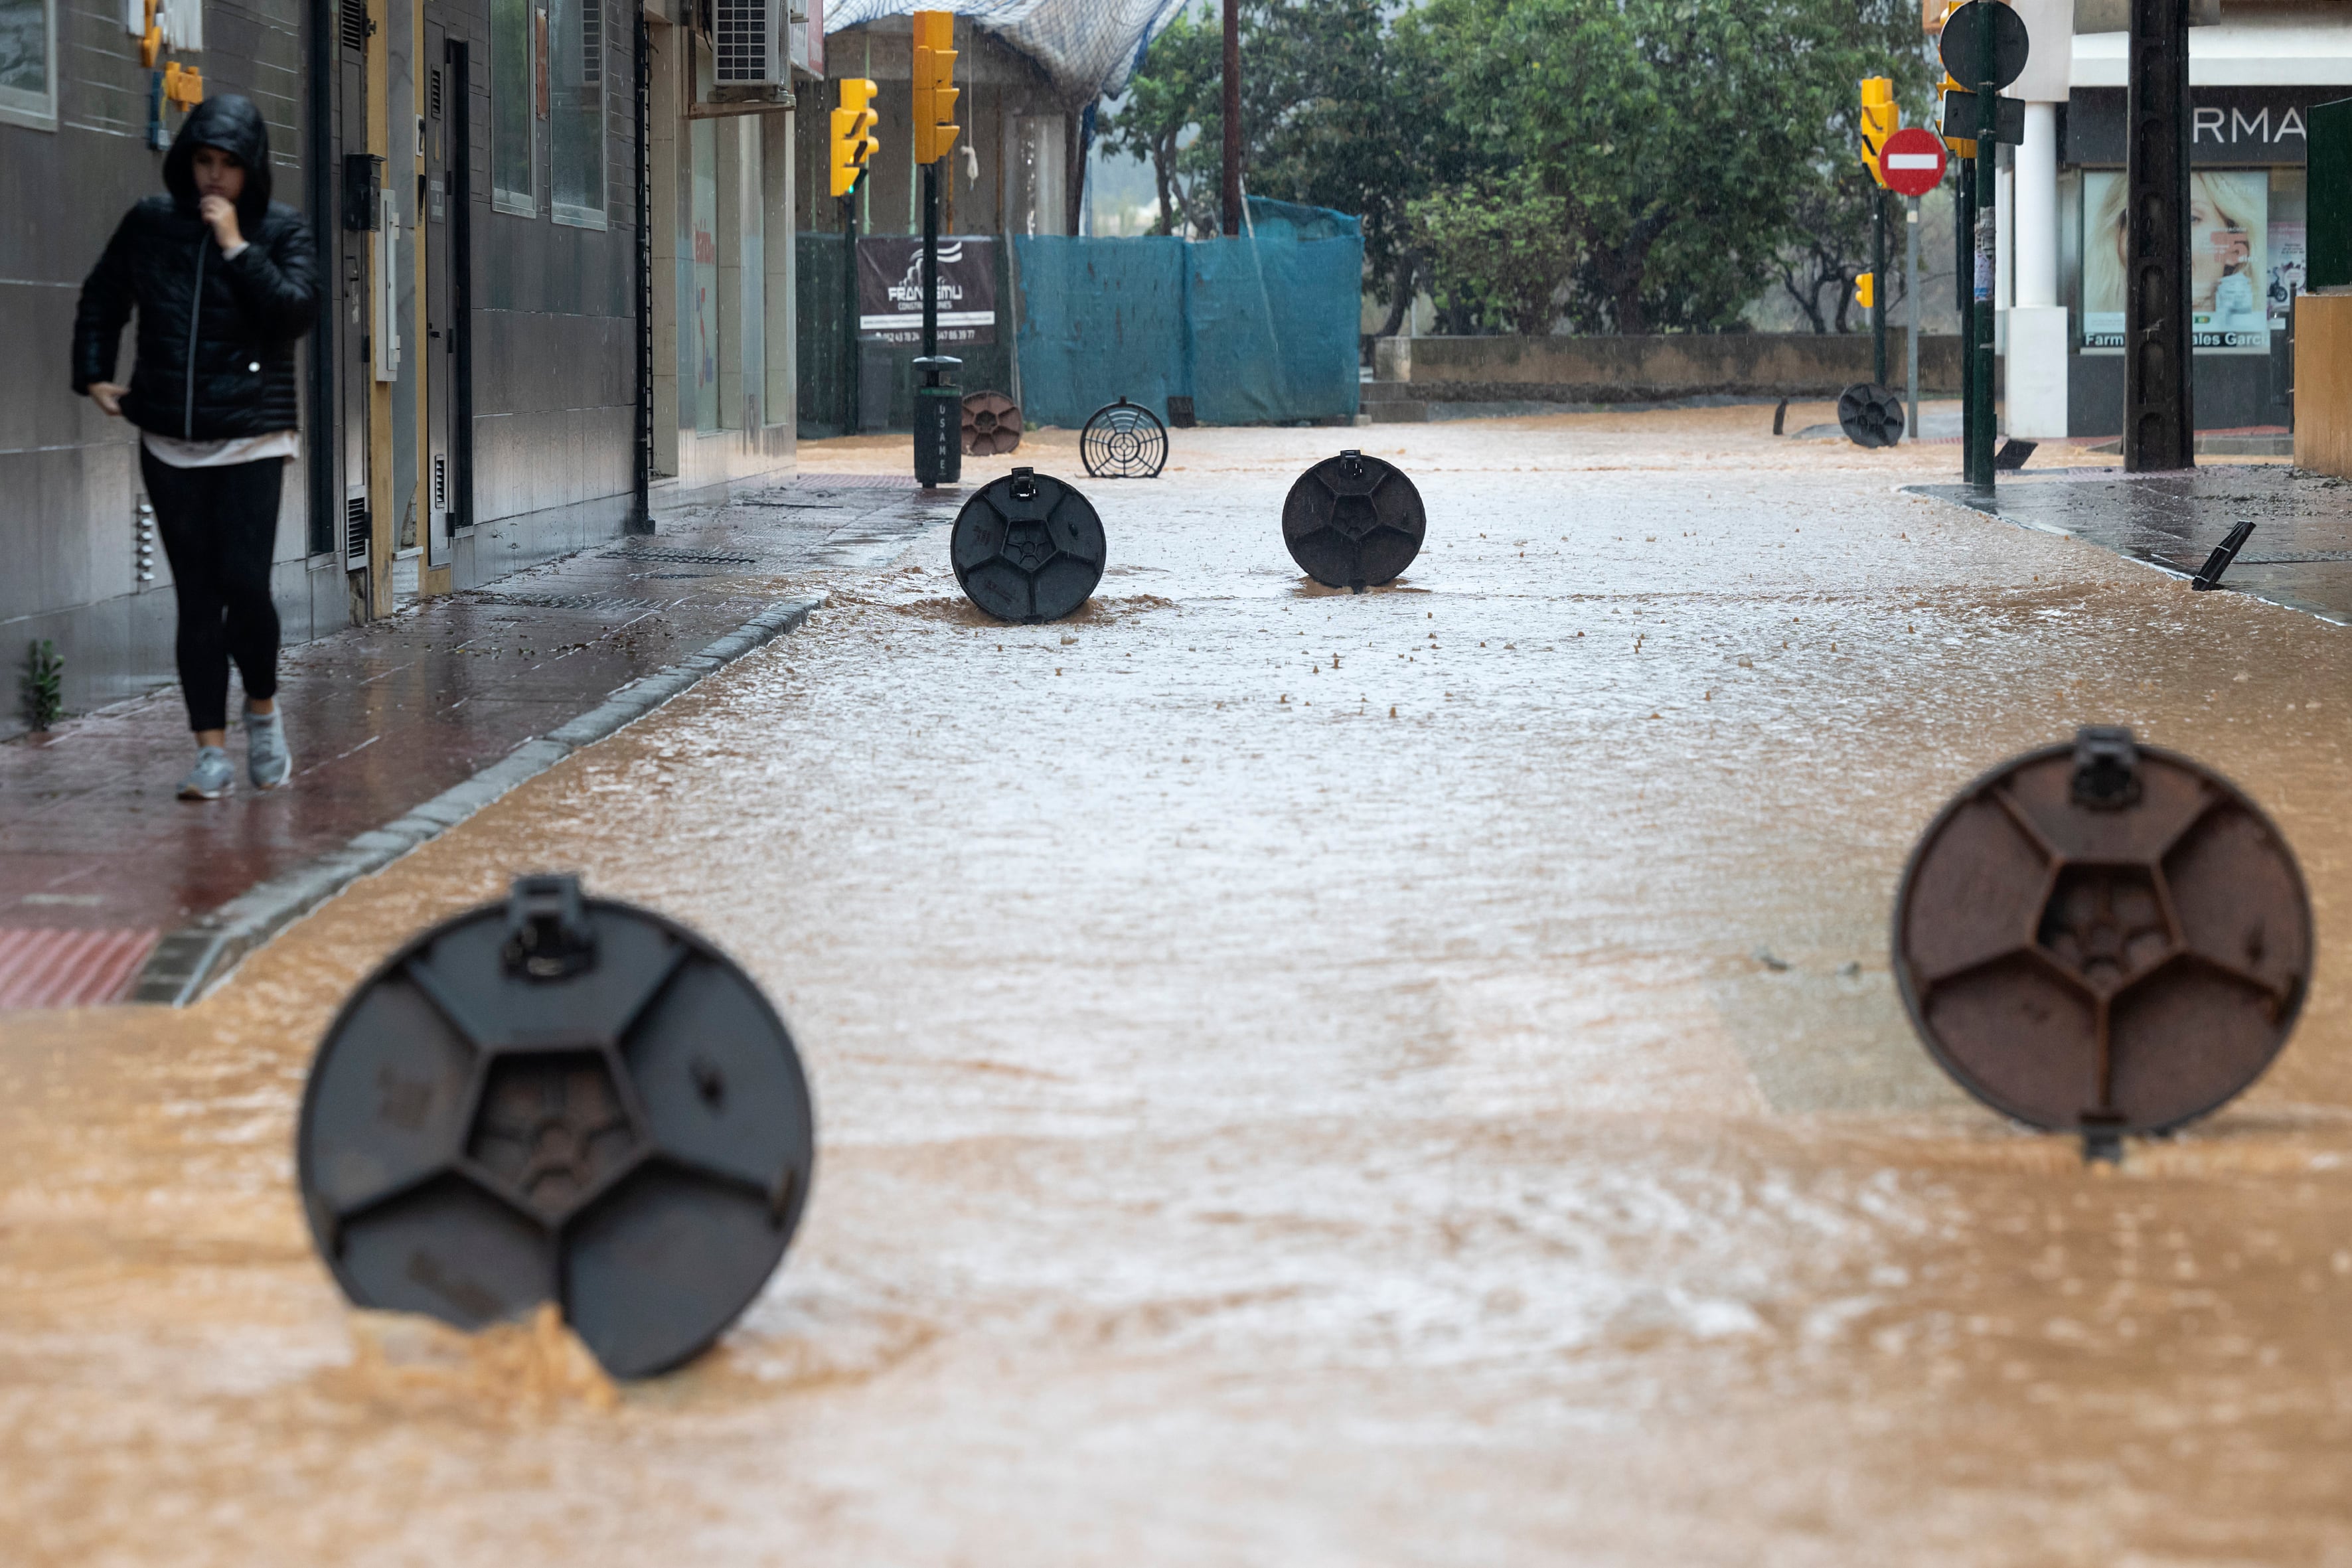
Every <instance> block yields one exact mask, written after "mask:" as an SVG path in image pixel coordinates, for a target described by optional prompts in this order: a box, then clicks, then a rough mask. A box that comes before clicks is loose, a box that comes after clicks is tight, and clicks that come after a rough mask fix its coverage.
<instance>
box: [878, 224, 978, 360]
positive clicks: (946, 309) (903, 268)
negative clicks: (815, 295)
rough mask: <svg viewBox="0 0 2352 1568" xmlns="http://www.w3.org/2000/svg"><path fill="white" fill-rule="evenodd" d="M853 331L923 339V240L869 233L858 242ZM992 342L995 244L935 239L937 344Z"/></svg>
mask: <svg viewBox="0 0 2352 1568" xmlns="http://www.w3.org/2000/svg"><path fill="white" fill-rule="evenodd" d="M857 330H858V331H860V332H862V333H864V334H865V335H866V336H867V337H870V338H877V339H879V340H880V341H882V342H889V343H915V342H922V339H923V241H922V237H921V236H919V235H898V234H883V235H872V236H868V237H865V238H862V239H860V240H859V241H858V242H857ZM995 341H996V242H995V241H994V240H992V239H990V238H989V237H986V236H984V235H958V236H954V237H949V236H945V235H942V236H941V237H940V347H942V348H947V347H950V345H953V344H957V343H992V342H995Z"/></svg>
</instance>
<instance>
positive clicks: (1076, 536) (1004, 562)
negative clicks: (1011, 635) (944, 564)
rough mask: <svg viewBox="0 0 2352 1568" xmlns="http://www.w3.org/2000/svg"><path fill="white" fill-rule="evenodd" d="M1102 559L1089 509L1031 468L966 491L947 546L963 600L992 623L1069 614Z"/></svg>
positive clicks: (1097, 574)
mask: <svg viewBox="0 0 2352 1568" xmlns="http://www.w3.org/2000/svg"><path fill="white" fill-rule="evenodd" d="M1108 553H1109V551H1108V545H1107V544H1106V543H1105V542H1104V540H1103V526H1102V519H1101V518H1100V517H1099V516H1097V514H1096V512H1095V509H1094V507H1093V505H1092V503H1090V502H1089V501H1088V500H1087V498H1086V497H1084V496H1082V495H1080V494H1079V493H1078V492H1077V491H1076V489H1072V488H1071V487H1070V486H1068V485H1066V484H1065V483H1063V482H1062V481H1061V480H1060V479H1054V478H1052V477H1050V476H1048V475H1045V474H1041V473H1039V472H1037V471H1036V470H1035V469H1034V468H1015V469H1013V471H1012V472H1011V473H1010V474H1007V475H1006V476H1005V477H1004V478H1003V479H991V480H989V482H988V483H986V484H984V485H982V486H981V487H980V489H977V490H974V491H973V492H972V495H971V500H967V501H965V502H964V503H963V510H961V511H959V512H957V513H956V520H955V530H954V531H953V533H952V534H950V537H949V541H948V558H949V560H950V561H951V562H952V563H954V565H955V574H956V581H957V582H958V583H960V584H962V585H963V591H964V595H965V596H966V597H967V598H969V599H971V602H972V603H973V604H975V605H979V606H980V607H981V608H982V610H984V611H986V612H987V613H988V614H990V615H992V616H995V617H996V618H997V619H998V620H1000V621H1024V622H1034V621H1058V620H1060V619H1061V618H1062V617H1063V616H1066V615H1069V614H1070V613H1072V612H1073V611H1075V610H1076V609H1077V608H1078V607H1079V606H1080V605H1084V604H1085V603H1086V602H1087V599H1088V597H1090V596H1091V595H1093V593H1094V591H1095V586H1096V584H1099V583H1100V582H1101V581H1102V574H1103V563H1104V561H1105V559H1106V558H1107V557H1108Z"/></svg>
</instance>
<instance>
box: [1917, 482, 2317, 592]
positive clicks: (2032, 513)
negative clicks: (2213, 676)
mask: <svg viewBox="0 0 2352 1568" xmlns="http://www.w3.org/2000/svg"><path fill="white" fill-rule="evenodd" d="M1905 488H1906V489H1907V490H1908V491H1909V492H1910V493H1912V494H1914V495H1923V496H1933V497H1935V498H1937V500H1948V501H1951V502H1954V503H1955V504H1957V505H1959V506H1964V507H1967V508H1969V509H1970V510H1974V511H1980V512H1985V513H1988V514H1989V515H1990V516H1993V517H1998V518H2002V519H2005V520H2006V521H2011V522H2014V523H2017V524H2019V525H2020V526H2021V527H2025V528H2031V529H2035V530H2038V531H2041V532H2044V533H2064V534H2071V535H2073V536H2074V537H2075V538H2077V539H2082V540H2086V541H2088V542H2091V543H2094V544H2098V545H2103V546H2105V548H2107V549H2109V550H2112V551H2114V552H2116V553H2117V554H2119V555H2124V556H2128V557H2130V558H2131V559H2132V560H2135V561H2143V562H2146V563H2148V564H2149V565H2151V566H2155V567H2157V568H2158V569H2160V570H2162V571H2165V572H2168V573H2172V574H2176V575H2179V576H2184V577H2188V576H2194V575H2195V574H2197V571H2198V569H2199V568H2200V567H2201V566H2202V565H2204V563H2205V558H2206V557H2207V556H2208V555H2209V554H2210V553H2211V552H2212V549H2213V547H2214V546H2215V545H2217V544H2219V543H2221V541H2222V539H2223V538H2224V537H2225V536H2226V535H2227V534H2228V533H2229V531H2230V530H2231V527H2232V526H2234V525H2235V524H2237V523H2239V522H2252V524H2253V525H2254V531H2253V533H2252V536H2251V537H2250V538H2249V539H2248V540H2247V541H2246V543H2245V546H2244V548H2243V549H2242V550H2241V551H2240V552H2239V553H2238V558H2237V561H2236V562H2235V563H2233V564H2232V565H2231V567H2230V569H2229V571H2228V572H2227V573H2226V574H2224V575H2223V578H2222V586H2223V587H2224V588H2226V589H2228V590H2230V591H2231V592H2234V593H2240V594H2245V595H2251V596H2252V597H2254V598H2257V599H2263V600H2266V601H2268V602H2269V603H2271V604H2273V605H2284V606H2286V607H2287V608H2289V609H2296V610H2303V611H2305V612H2308V613H2309V614H2311V615H2315V616H2318V617H2319V618H2320V619H2322V620H2325V621H2328V622H2332V623H2333V624H2335V625H2337V626H2347V625H2352V484H2347V482H2346V481H2344V480H2342V479H2333V478H2330V477H2328V476H2326V475H2324V474H2313V473H2306V472H2305V471H2304V470H2302V469H2300V468H2289V467H2287V466H2285V465H2284V464H2252V463H2242V464H2217V465H2215V466H2212V467H2210V468H2194V469H2191V470H2189V471H2187V472H2182V473H2164V474H2126V473H2125V472H2123V471H2122V470H2121V469H2119V468H2053V469H2044V470H2040V471H2034V470H2028V471H2026V472H2024V473H2021V474H2003V475H2002V476H2001V477H2000V485H1999V487H1998V488H1997V489H1996V490H1995V491H1994V493H1993V494H1992V495H1991V496H1990V497H1987V496H1983V495H1979V493H1978V492H1977V491H1975V490H1973V489H1970V488H1969V487H1968V486H1966V485H1911V486H1906V487H1905Z"/></svg>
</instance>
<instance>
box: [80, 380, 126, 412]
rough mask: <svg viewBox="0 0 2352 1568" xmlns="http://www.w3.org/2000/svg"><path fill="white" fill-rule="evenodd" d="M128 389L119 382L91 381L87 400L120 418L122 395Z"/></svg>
mask: <svg viewBox="0 0 2352 1568" xmlns="http://www.w3.org/2000/svg"><path fill="white" fill-rule="evenodd" d="M130 390H131V389H130V388H129V387H127V386H125V385H123V384H121V382H115V381H93V382H91V383H90V384H89V400H90V401H91V402H92V403H95V404H97V405H99V406H100V408H103V409H104V410H106V412H107V413H108V414H110V415H111V416H113V417H115V418H117V419H120V418H121V417H122V395H123V394H124V393H126V392H128V391H130Z"/></svg>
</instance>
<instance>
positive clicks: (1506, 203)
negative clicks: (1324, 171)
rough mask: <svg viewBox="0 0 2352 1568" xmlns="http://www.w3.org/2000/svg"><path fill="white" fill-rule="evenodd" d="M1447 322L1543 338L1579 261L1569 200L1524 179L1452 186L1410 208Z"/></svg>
mask: <svg viewBox="0 0 2352 1568" xmlns="http://www.w3.org/2000/svg"><path fill="white" fill-rule="evenodd" d="M1408 211H1409V213H1410V216H1411V219H1412V231H1413V234H1414V235H1415V237H1417V238H1418V240H1419V243H1420V246H1421V248H1422V251H1423V254H1424V255H1425V256H1426V257H1427V258H1428V260H1429V263H1430V268H1431V273H1432V276H1433V279H1434V284H1433V298H1434V300H1435V301H1436V304H1437V309H1438V311H1439V314H1440V315H1441V316H1442V317H1444V318H1445V319H1446V321H1447V324H1448V325H1450V326H1454V327H1456V328H1466V329H1470V330H1474V331H1510V332H1520V333H1525V334H1528V335H1530V336H1540V335H1542V334H1544V333H1547V332H1549V331H1551V328H1552V322H1553V321H1555V320H1556V319H1557V318H1558V317H1559V303H1560V301H1559V294H1560V289H1561V288H1562V287H1563V285H1564V283H1565V280H1566V279H1568V277H1569V276H1570V273H1571V272H1572V270H1573V269H1574V267H1575V264H1576V255H1577V252H1576V242H1575V240H1574V239H1573V237H1571V236H1570V229H1569V222H1568V217H1569V214H1568V203H1567V202H1566V201H1564V200H1562V199H1561V198H1560V197H1559V196H1554V195H1546V194H1545V193H1544V192H1543V191H1542V190H1540V189H1538V187H1537V184H1536V182H1535V181H1534V180H1533V179H1531V178H1528V177H1527V176H1525V175H1524V174H1523V175H1522V176H1521V177H1519V178H1517V179H1516V180H1504V181H1496V180H1479V181H1476V182H1474V183H1471V184H1460V185H1454V186H1450V187H1448V188H1446V189H1444V190H1442V191H1437V192H1434V193H1433V194H1431V195H1426V196H1423V197H1421V198H1420V199H1419V200H1417V201H1414V202H1412V204H1411V205H1410V207H1409V208H1408Z"/></svg>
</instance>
